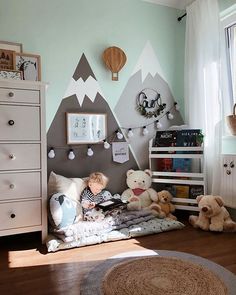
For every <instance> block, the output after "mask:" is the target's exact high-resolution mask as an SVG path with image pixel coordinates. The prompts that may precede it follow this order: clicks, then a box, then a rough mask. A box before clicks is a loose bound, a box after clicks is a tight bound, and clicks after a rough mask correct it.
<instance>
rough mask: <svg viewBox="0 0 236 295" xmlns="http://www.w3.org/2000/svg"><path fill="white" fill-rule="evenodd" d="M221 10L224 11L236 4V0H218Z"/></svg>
mask: <svg viewBox="0 0 236 295" xmlns="http://www.w3.org/2000/svg"><path fill="white" fill-rule="evenodd" d="M218 2H219V8H220V11H223V10H225V9H227V8H229V7H230V6H232V5H234V4H236V0H218Z"/></svg>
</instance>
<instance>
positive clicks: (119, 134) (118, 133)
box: [116, 130, 123, 139]
mask: <svg viewBox="0 0 236 295" xmlns="http://www.w3.org/2000/svg"><path fill="white" fill-rule="evenodd" d="M116 136H117V138H118V139H122V138H123V134H122V133H121V132H120V131H119V130H117V131H116Z"/></svg>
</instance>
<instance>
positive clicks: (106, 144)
mask: <svg viewBox="0 0 236 295" xmlns="http://www.w3.org/2000/svg"><path fill="white" fill-rule="evenodd" d="M103 141H104V144H103V147H104V149H106V150H108V149H109V148H110V146H111V145H110V143H109V142H108V141H107V140H106V139H104V140H103Z"/></svg>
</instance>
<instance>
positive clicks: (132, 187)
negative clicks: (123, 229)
mask: <svg viewBox="0 0 236 295" xmlns="http://www.w3.org/2000/svg"><path fill="white" fill-rule="evenodd" d="M126 175H127V179H126V183H127V186H128V187H129V188H128V189H126V190H125V191H124V192H123V193H122V195H121V199H122V200H124V201H128V202H129V203H128V205H127V209H128V210H141V209H144V208H149V209H151V210H152V213H153V214H154V215H155V216H158V217H160V218H163V217H164V214H163V212H162V211H161V208H160V206H159V205H158V204H157V203H156V202H157V200H158V198H157V192H156V191H155V190H154V189H153V188H151V187H150V186H151V184H152V178H151V176H152V172H151V170H149V169H146V170H144V171H142V170H136V171H135V170H132V169H131V170H128V171H127V173H126Z"/></svg>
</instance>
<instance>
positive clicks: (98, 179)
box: [88, 172, 109, 188]
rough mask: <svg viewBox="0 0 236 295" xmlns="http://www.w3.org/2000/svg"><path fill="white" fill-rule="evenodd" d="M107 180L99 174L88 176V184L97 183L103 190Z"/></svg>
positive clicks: (94, 173)
mask: <svg viewBox="0 0 236 295" xmlns="http://www.w3.org/2000/svg"><path fill="white" fill-rule="evenodd" d="M108 181H109V179H108V177H106V176H105V175H104V174H103V173H101V172H93V173H91V174H90V175H89V178H88V184H89V183H91V182H95V183H99V184H101V185H102V186H103V187H104V188H105V187H106V186H107V183H108Z"/></svg>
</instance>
